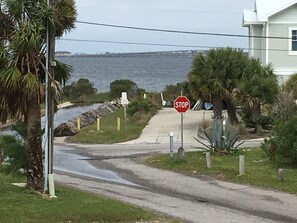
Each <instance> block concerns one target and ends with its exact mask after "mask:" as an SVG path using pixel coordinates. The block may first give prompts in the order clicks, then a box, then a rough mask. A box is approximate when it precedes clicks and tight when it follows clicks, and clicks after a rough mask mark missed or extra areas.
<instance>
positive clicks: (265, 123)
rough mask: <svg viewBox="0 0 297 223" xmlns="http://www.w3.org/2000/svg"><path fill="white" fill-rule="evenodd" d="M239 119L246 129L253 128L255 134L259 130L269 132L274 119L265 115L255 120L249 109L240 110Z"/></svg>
mask: <svg viewBox="0 0 297 223" xmlns="http://www.w3.org/2000/svg"><path fill="white" fill-rule="evenodd" d="M241 118H242V120H243V121H244V123H245V125H246V127H248V128H255V132H257V130H260V129H266V130H270V129H271V127H272V124H273V122H274V119H273V118H272V117H270V116H266V115H261V116H259V117H257V118H252V113H251V111H250V109H246V108H243V109H242V113H241ZM259 127H261V128H259Z"/></svg>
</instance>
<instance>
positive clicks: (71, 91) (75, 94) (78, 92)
mask: <svg viewBox="0 0 297 223" xmlns="http://www.w3.org/2000/svg"><path fill="white" fill-rule="evenodd" d="M63 90H64V96H65V97H66V98H67V99H70V100H76V101H80V102H82V101H84V100H86V98H87V97H88V96H93V95H95V94H96V92H97V89H96V88H94V84H93V83H91V82H90V81H89V80H88V79H85V78H80V79H79V80H78V81H77V82H73V83H72V84H71V85H67V86H65V87H64V88H63Z"/></svg>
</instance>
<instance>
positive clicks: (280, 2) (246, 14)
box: [243, 0, 297, 26]
mask: <svg viewBox="0 0 297 223" xmlns="http://www.w3.org/2000/svg"><path fill="white" fill-rule="evenodd" d="M294 4H297V0H255V8H254V9H245V10H243V25H244V26H245V25H250V24H259V23H264V22H267V21H268V18H269V17H271V16H272V15H275V14H277V13H279V12H281V11H283V10H285V9H286V8H289V7H290V6H292V5H294Z"/></svg>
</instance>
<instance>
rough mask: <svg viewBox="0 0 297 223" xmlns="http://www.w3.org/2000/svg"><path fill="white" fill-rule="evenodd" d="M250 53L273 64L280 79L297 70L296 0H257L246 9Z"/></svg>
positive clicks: (244, 12)
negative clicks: (252, 5)
mask: <svg viewBox="0 0 297 223" xmlns="http://www.w3.org/2000/svg"><path fill="white" fill-rule="evenodd" d="M242 25H243V26H244V27H248V28H249V36H250V37H249V48H250V49H249V56H250V57H256V58H259V59H260V60H261V62H262V63H263V64H270V63H271V64H272V65H273V67H274V70H275V73H276V74H277V75H278V76H279V80H280V81H281V82H283V81H285V80H286V79H287V78H288V77H289V75H291V74H293V73H296V72H297V0H294V1H293V0H255V7H254V9H245V10H244V11H243V24H242Z"/></svg>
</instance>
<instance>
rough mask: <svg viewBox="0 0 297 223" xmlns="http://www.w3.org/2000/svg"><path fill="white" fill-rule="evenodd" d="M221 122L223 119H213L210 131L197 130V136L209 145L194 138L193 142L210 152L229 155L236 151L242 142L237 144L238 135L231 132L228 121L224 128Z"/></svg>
mask: <svg viewBox="0 0 297 223" xmlns="http://www.w3.org/2000/svg"><path fill="white" fill-rule="evenodd" d="M223 122H224V119H214V120H213V122H212V128H211V130H208V129H202V128H201V127H200V128H199V129H198V132H197V136H198V137H199V138H202V139H204V140H206V141H207V142H208V143H209V145H206V144H205V143H204V142H202V141H201V140H199V138H195V137H194V138H195V140H196V141H197V142H199V143H201V144H202V145H204V146H206V148H207V149H206V150H209V151H210V152H218V153H231V152H234V151H238V150H239V148H238V147H239V146H240V145H241V144H243V142H239V141H240V137H239V135H236V134H234V133H233V132H232V128H231V125H230V121H229V120H226V123H225V126H224V124H223ZM236 144H237V145H236Z"/></svg>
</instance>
